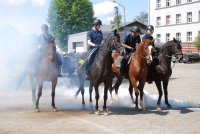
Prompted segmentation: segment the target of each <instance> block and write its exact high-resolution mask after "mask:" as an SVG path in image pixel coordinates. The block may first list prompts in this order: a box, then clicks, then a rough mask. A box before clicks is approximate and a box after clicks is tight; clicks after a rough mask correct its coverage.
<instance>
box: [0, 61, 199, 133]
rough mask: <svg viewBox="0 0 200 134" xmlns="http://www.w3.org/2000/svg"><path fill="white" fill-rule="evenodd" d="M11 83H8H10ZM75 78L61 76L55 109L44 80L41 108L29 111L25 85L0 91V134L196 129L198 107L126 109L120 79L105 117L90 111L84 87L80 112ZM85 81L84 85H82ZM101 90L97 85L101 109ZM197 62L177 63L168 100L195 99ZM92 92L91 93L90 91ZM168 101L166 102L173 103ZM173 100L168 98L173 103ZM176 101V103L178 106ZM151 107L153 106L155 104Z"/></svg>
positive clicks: (153, 91)
mask: <svg viewBox="0 0 200 134" xmlns="http://www.w3.org/2000/svg"><path fill="white" fill-rule="evenodd" d="M11 84H12V83H11ZM76 85H77V79H76V78H74V79H71V80H70V79H67V78H60V80H59V83H58V86H57V89H56V106H57V108H58V109H59V112H53V111H52V109H51V96H50V94H51V90H50V89H49V86H50V84H49V83H45V85H44V89H43V94H42V97H41V99H40V110H41V112H39V113H36V112H34V106H33V104H32V101H31V90H30V87H27V86H24V85H23V84H22V86H21V87H20V88H19V89H17V90H14V89H6V90H1V91H0V92H1V94H0V134H16V133H17V134H43V133H44V134H67V133H69V134H80V133H83V134H94V133H95V134H100V133H104V134H105V133H116V134H133V133H137V134H179V133H181V134H192V133H200V127H199V126H200V108H199V107H197V108H194V107H192V106H193V105H190V104H188V103H187V104H185V105H184V107H180V108H173V109H166V108H165V105H164V104H162V108H163V109H162V111H160V112H159V111H157V110H156V109H155V108H150V109H149V108H148V109H147V110H145V111H135V110H134V108H133V107H130V105H131V103H130V98H129V93H128V90H127V87H128V82H126V81H125V82H124V83H123V85H121V88H120V90H119V100H118V101H116V102H114V104H111V103H110V98H109V99H108V110H109V116H105V115H103V114H100V115H98V116H97V115H95V114H94V113H93V112H91V111H89V103H88V102H89V101H88V100H89V98H88V89H87V88H86V93H85V94H86V98H85V99H86V103H87V105H86V106H87V110H86V111H82V110H81V96H79V97H78V98H77V99H74V97H73V95H74V93H75V91H76V90H77V86H76ZM86 85H87V84H86ZM102 89H103V88H102V87H101V88H100V91H101V97H100V100H101V101H100V107H101V109H102V100H103V94H102V92H103V90H102ZM145 90H146V91H147V92H149V94H150V95H154V96H155V95H157V94H158V93H157V89H156V87H155V85H154V84H147V83H146V85H145ZM199 90H200V64H180V63H179V64H176V65H175V67H174V68H173V74H172V77H171V79H170V83H169V90H168V91H169V98H170V99H171V100H172V101H177V100H178V102H182V101H185V102H188V101H191V102H194V103H195V104H199V103H200V97H199V96H200V92H199ZM93 96H94V95H93ZM172 101H171V102H172ZM175 104H176V103H173V102H172V106H173V105H174V106H175ZM177 105H178V104H177ZM155 107H156V106H155Z"/></svg>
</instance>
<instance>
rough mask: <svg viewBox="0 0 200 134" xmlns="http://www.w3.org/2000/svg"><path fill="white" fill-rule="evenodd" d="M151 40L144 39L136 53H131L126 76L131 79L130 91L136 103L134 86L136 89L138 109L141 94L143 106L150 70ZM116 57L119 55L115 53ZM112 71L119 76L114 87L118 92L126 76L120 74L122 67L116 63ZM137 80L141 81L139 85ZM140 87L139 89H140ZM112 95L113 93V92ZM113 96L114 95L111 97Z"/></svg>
mask: <svg viewBox="0 0 200 134" xmlns="http://www.w3.org/2000/svg"><path fill="white" fill-rule="evenodd" d="M151 43H152V42H151V40H143V41H142V42H141V43H140V44H139V45H138V47H137V49H136V51H135V53H132V54H131V61H130V64H129V65H128V69H127V73H126V76H125V78H126V79H129V82H130V84H129V85H130V86H129V93H130V95H131V99H132V102H133V103H134V99H133V95H132V93H133V88H134V91H135V96H136V100H135V105H136V107H135V108H136V109H138V95H139V94H140V105H141V107H142V108H143V104H142V101H143V88H144V85H145V82H146V76H147V72H148V68H147V63H151V60H152V58H151V51H150V50H149V48H148V47H149V45H151ZM113 58H114V59H116V58H117V55H116V54H115V55H114V56H113ZM112 71H113V72H114V73H115V75H116V77H117V81H116V83H115V85H114V86H113V88H114V89H115V91H116V93H118V89H119V86H120V85H121V83H122V80H123V79H124V77H122V76H121V75H120V69H119V68H117V67H116V66H115V64H112ZM137 81H139V85H137ZM138 89H139V91H138ZM111 96H112V94H111ZM111 98H112V97H111Z"/></svg>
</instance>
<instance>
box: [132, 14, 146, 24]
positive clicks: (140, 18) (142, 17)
mask: <svg viewBox="0 0 200 134" xmlns="http://www.w3.org/2000/svg"><path fill="white" fill-rule="evenodd" d="M133 21H139V22H141V23H143V24H145V25H147V24H148V13H147V12H145V11H142V12H140V13H139V15H137V16H136V17H135V18H134V19H133Z"/></svg>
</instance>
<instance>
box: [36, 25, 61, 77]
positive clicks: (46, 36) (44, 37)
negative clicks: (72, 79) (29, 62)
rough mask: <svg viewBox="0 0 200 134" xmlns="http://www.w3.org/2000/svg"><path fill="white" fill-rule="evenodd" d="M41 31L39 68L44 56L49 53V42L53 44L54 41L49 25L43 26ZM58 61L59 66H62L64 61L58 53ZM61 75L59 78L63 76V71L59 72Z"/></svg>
mask: <svg viewBox="0 0 200 134" xmlns="http://www.w3.org/2000/svg"><path fill="white" fill-rule="evenodd" d="M41 31H42V34H40V36H39V38H38V49H39V55H38V60H37V62H38V68H39V66H40V64H41V62H42V60H43V58H44V56H45V55H46V53H47V42H51V41H52V40H53V38H54V37H53V36H52V35H51V34H50V33H49V27H48V25H47V24H43V25H42V26H41ZM56 61H57V64H58V65H59V66H61V65H62V59H61V57H60V56H59V55H58V53H56ZM59 72H60V74H59V76H61V71H60V70H59Z"/></svg>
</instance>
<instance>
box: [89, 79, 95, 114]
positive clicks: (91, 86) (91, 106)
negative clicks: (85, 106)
mask: <svg viewBox="0 0 200 134" xmlns="http://www.w3.org/2000/svg"><path fill="white" fill-rule="evenodd" d="M92 91H93V84H92V81H90V87H89V92H90V111H93V110H94V108H93V104H92Z"/></svg>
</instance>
